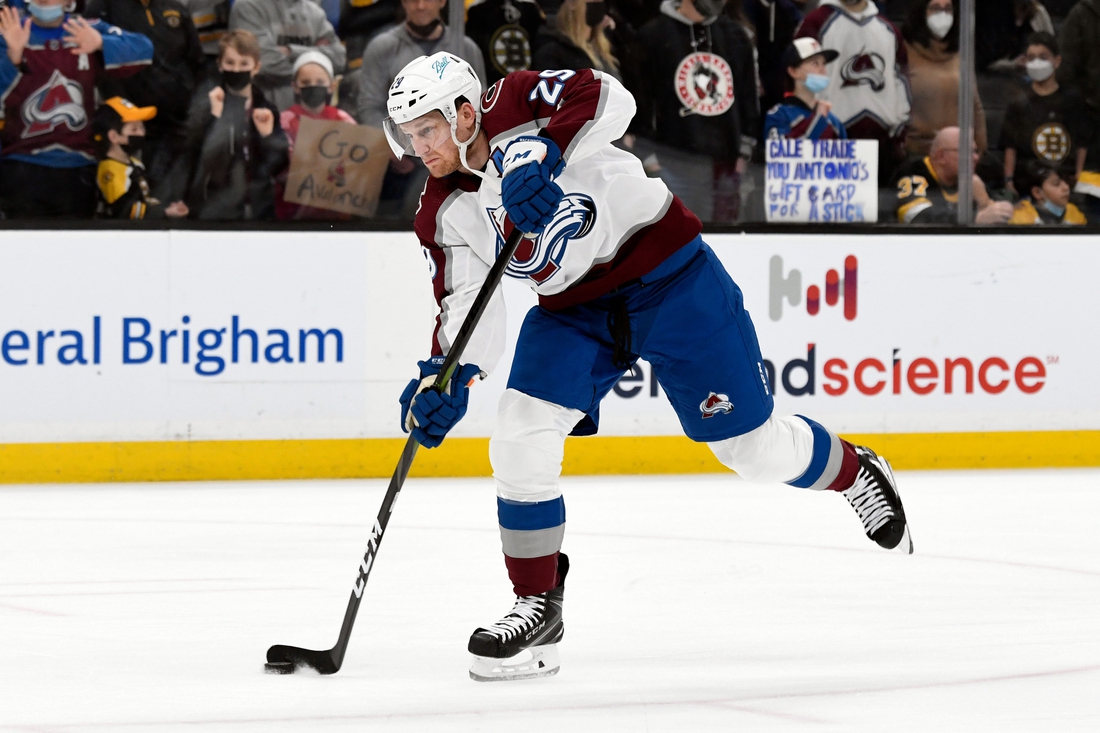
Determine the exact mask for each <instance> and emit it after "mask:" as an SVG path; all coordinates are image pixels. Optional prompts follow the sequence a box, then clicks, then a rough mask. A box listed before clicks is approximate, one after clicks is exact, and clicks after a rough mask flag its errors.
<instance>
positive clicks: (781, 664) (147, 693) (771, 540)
mask: <svg viewBox="0 0 1100 733" xmlns="http://www.w3.org/2000/svg"><path fill="white" fill-rule="evenodd" d="M899 480H900V483H901V487H902V494H903V497H904V498H905V502H906V508H907V510H908V513H909V515H910V522H911V527H912V532H913V539H914V542H915V545H916V554H915V555H912V556H910V557H905V556H902V555H898V554H894V553H887V552H884V551H881V550H879V549H878V548H876V547H875V546H874V545H873V544H872V543H871V542H870V541H869V540H867V539H866V538H865V537H864V536H863V534H862V530H861V528H860V526H859V522H858V520H857V519H856V517H855V514H854V513H853V512H852V511H851V509H850V508H849V507H848V505H847V503H846V502H845V501H844V499H843V498H841V497H840V496H837V495H835V494H811V493H809V492H805V491H800V490H797V489H791V488H788V487H781V486H780V487H759V486H752V485H749V484H746V483H744V482H742V481H740V480H738V479H736V478H734V477H729V476H703V477H691V478H668V477H663V478H627V477H623V478H611V479H598V480H597V479H570V480H567V481H565V497H566V502H567V505H568V517H569V520H568V530H567V533H566V539H565V549H566V551H568V552H569V553H570V557H571V559H572V562H573V569H572V571H571V574H570V577H569V583H568V587H567V592H566V597H565V598H566V605H565V618H566V635H565V640H564V642H563V643H562V644H561V647H560V649H561V656H562V671H561V673H560V674H559V675H558V676H556V677H552V678H548V679H543V680H535V681H528V682H515V683H498V684H478V683H475V682H472V681H471V680H470V679H469V678H468V676H467V668H468V666H469V660H468V657H467V653H466V651H465V648H466V641H467V638H468V635H469V633H470V632H471V631H472V630H473V628H474V627H475V626H477V625H479V624H486V623H489V622H492V621H495V620H496V619H497V618H499V617H500V616H501V615H502V614H503V613H505V612H506V611H507V610H508V609H509V608H510V607H511V602H512V597H511V594H510V588H509V586H508V584H507V582H506V579H505V575H504V567H503V562H502V560H501V556H500V549H499V539H498V535H497V529H496V525H495V506H494V495H493V487H492V483H491V482H490V481H489V480H484V479H479V480H412V481H409V483H408V485H407V486H406V488H405V491H404V492H403V494H402V496H401V499H400V501H399V502H398V504H397V507H396V511H395V514H394V518H393V521H392V523H391V524H390V528H389V531H388V532H387V534H386V537H385V542H384V543H383V546H382V549H381V552H380V554H379V557H378V564H377V565H376V568H375V571H374V573H373V575H372V577H371V580H370V583H369V585H368V587H367V591H366V595H365V597H364V601H363V605H362V607H361V609H360V613H359V620H358V624H357V627H356V629H355V633H354V634H353V635H352V640H351V646H350V648H349V650H348V655H347V659H346V661H345V664H344V668H343V670H342V671H341V672H340V673H338V674H336V675H334V676H332V677H319V676H317V675H310V674H296V675H291V676H286V677H278V676H272V675H265V674H264V673H263V671H262V670H263V662H264V653H265V651H266V649H267V647H268V646H269V645H271V644H274V643H282V644H294V645H300V646H307V647H313V648H327V647H329V646H331V645H332V643H333V642H334V641H335V639H336V634H337V631H338V629H339V626H340V621H341V619H342V617H343V613H344V607H345V604H346V602H347V598H348V595H349V593H350V590H351V587H352V584H353V582H354V580H355V577H356V565H357V564H358V562H359V558H360V557H361V555H362V552H363V550H364V547H365V542H366V538H367V536H368V528H369V526H370V524H371V522H372V521H373V518H374V515H375V513H376V512H377V509H378V505H379V503H380V502H381V497H382V493H383V491H384V482H381V481H340V482H336V481H316V482H287V483H218V484H213V483H212V484H145V485H112V486H58V487H4V488H0V648H2V649H3V654H4V659H3V661H2V662H0V730H4V731H9V730H12V731H33V732H35V733H50V732H54V731H56V732H68V731H130V730H134V731H138V730H140V731H179V730H190V729H197V730H202V731H234V732H235V731H265V732H266V731H372V732H373V731H437V730H438V731H472V730H484V731H494V732H498V733H508V732H509V731H523V730H531V729H535V730H540V731H561V732H562V733H581V732H582V731H601V732H602V731H730V730H738V731H758V730H759V731H773V730H814V731H876V732H886V733H888V732H891V731H979V730H981V731H984V730H990V731H998V732H1000V731H1044V732H1046V731H1068V730H1081V731H1085V730H1088V731H1096V730H1100V536H1098V533H1097V531H1096V528H1097V518H1098V517H1100V471H1097V470H1079V471H1077V470H1073V471H1070V470H1064V471H1011V472H1010V471H989V472H957V473H944V472H939V473H931V472H930V473H901V474H899Z"/></svg>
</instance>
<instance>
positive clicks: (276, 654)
mask: <svg viewBox="0 0 1100 733" xmlns="http://www.w3.org/2000/svg"><path fill="white" fill-rule="evenodd" d="M299 667H312V668H313V669H315V670H317V672H318V673H319V674H336V673H337V672H339V671H340V665H339V664H338V663H337V662H336V660H335V659H333V656H332V650H331V649H326V650H325V651H321V652H317V651H313V650H312V649H301V648H299V647H296V646H283V645H282V644H276V645H275V646H273V647H271V648H270V649H268V650H267V664H265V665H264V671H265V672H271V673H273V674H293V673H294V672H296V671H298V668H299Z"/></svg>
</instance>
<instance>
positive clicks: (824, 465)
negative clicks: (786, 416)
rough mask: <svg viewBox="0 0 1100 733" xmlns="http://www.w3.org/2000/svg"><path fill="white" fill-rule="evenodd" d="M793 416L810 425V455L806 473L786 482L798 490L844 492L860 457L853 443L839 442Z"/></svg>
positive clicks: (818, 424) (831, 433)
mask: <svg viewBox="0 0 1100 733" xmlns="http://www.w3.org/2000/svg"><path fill="white" fill-rule="evenodd" d="M796 417H798V418H799V419H801V420H803V421H804V422H805V423H806V424H807V425H809V426H810V431H811V432H812V433H813V454H812V455H811V457H810V465H809V467H808V468H807V469H806V471H805V472H804V473H803V474H802V475H801V476H799V477H798V478H796V479H795V480H794V481H788V482H787V483H788V484H789V485H791V486H797V487H798V488H800V489H817V490H822V489H825V490H831V491H844V490H845V489H847V488H848V487H849V486H851V485H852V482H853V481H855V479H856V472H857V471H858V470H859V458H858V457H857V456H856V451H855V448H854V447H853V446H852V444H851V443H849V442H848V441H846V440H841V439H840V438H838V437H837V435H836V434H835V433H833V432H830V431H829V430H826V429H825V428H824V427H822V426H821V424H820V423H818V422H816V421H814V420H811V419H810V418H808V417H804V416H803V415H797V416H796Z"/></svg>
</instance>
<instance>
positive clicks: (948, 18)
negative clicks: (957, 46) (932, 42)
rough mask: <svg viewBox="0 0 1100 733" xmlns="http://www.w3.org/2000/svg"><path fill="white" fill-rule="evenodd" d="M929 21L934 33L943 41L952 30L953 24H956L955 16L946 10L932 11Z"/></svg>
mask: <svg viewBox="0 0 1100 733" xmlns="http://www.w3.org/2000/svg"><path fill="white" fill-rule="evenodd" d="M927 23H928V30H930V31H932V35H933V36H935V37H936V38H938V39H940V40H941V41H942V40H943V38H944V36H946V35H947V34H948V32H949V31H950V30H951V26H953V25H955V16H953V15H952V14H951V13H944V12H939V13H932V15H929V16H928V19H927Z"/></svg>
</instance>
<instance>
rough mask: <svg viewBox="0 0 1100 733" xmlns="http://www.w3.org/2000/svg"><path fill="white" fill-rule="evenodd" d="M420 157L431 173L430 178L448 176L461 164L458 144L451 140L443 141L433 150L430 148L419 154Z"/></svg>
mask: <svg viewBox="0 0 1100 733" xmlns="http://www.w3.org/2000/svg"><path fill="white" fill-rule="evenodd" d="M420 159H421V160H422V161H423V163H424V165H425V166H426V167H427V168H428V173H430V174H431V176H432V178H443V177H444V176H449V175H451V174H452V173H454V172H455V171H457V170H458V169H459V168H460V167H461V165H462V161H461V160H459V157H458V146H457V145H455V144H454V141H452V140H446V141H444V142H443V143H442V144H441V145H440V146H439V147H438V148H436V149H435V150H430V151H428V152H427V153H425V154H424V155H422V156H420Z"/></svg>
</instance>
